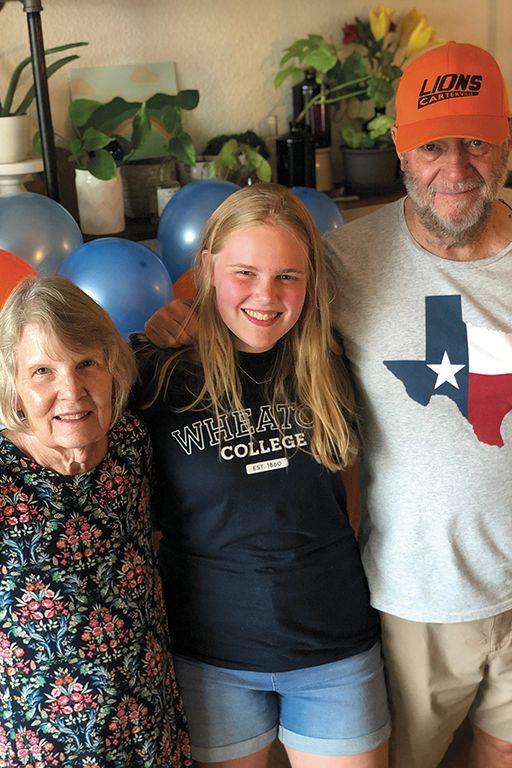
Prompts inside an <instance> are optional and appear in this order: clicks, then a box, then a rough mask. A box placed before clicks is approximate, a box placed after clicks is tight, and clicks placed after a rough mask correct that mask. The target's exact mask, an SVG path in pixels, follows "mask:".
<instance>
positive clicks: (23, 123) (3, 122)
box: [0, 115, 29, 163]
mask: <svg viewBox="0 0 512 768" xmlns="http://www.w3.org/2000/svg"><path fill="white" fill-rule="evenodd" d="M28 154H29V145H28V118H27V115H10V116H9V117H0V163H19V162H20V161H21V160H26V159H27V157H28Z"/></svg>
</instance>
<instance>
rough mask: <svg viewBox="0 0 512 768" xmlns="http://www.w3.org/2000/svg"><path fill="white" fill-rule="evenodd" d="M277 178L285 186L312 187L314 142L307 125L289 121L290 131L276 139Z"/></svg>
mask: <svg viewBox="0 0 512 768" xmlns="http://www.w3.org/2000/svg"><path fill="white" fill-rule="evenodd" d="M276 149H277V180H278V182H279V183H280V184H284V185H285V186H286V187H314V186H315V184H316V172H315V143H314V141H313V137H312V136H311V133H310V132H309V129H308V127H307V126H304V125H300V124H299V125H295V124H294V123H290V132H289V133H287V134H286V135H285V136H279V137H278V139H277V140H276Z"/></svg>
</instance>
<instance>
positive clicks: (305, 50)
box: [274, 35, 338, 88]
mask: <svg viewBox="0 0 512 768" xmlns="http://www.w3.org/2000/svg"><path fill="white" fill-rule="evenodd" d="M337 61H338V51H337V49H336V46H335V45H333V44H332V43H328V42H327V40H325V39H324V38H323V37H322V35H308V36H307V37H306V38H301V39H300V40H296V41H295V42H294V43H292V44H291V45H289V46H288V48H285V49H284V54H283V56H282V57H281V60H280V62H279V71H278V73H277V75H276V76H275V78H274V85H275V87H276V88H279V87H280V86H281V85H282V84H283V83H284V81H285V80H287V78H289V77H291V78H292V80H293V81H295V82H296V81H298V80H300V78H301V77H302V76H303V74H304V70H306V69H314V70H316V72H318V73H320V75H325V74H326V73H327V72H330V71H331V70H332V69H333V68H334V67H335V65H336V63H337Z"/></svg>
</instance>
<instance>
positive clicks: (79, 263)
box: [60, 237, 172, 337]
mask: <svg viewBox="0 0 512 768" xmlns="http://www.w3.org/2000/svg"><path fill="white" fill-rule="evenodd" d="M60 272H61V273H62V274H63V275H66V276H67V277H69V279H70V280H71V281H72V282H73V283H75V284H76V285H78V286H79V287H80V288H81V289H82V290H83V291H85V293H87V294H88V295H89V296H91V298H93V299H94V300H95V301H96V302H97V303H98V304H100V305H101V306H102V307H103V309H105V310H106V311H107V312H108V313H109V315H110V317H111V318H112V320H113V321H114V323H115V324H116V326H117V328H118V330H119V331H120V332H121V333H122V335H123V336H125V337H127V336H129V334H130V333H135V332H136V331H142V330H144V323H145V322H146V320H149V318H150V317H151V315H152V314H153V313H154V312H156V310H157V309H159V308H160V307H161V306H163V305H164V304H167V303H168V302H169V301H171V299H172V285H171V278H170V277H169V274H168V272H167V270H166V268H165V267H164V265H163V264H162V262H161V260H160V259H159V257H158V256H157V255H156V253H154V252H153V251H152V250H151V249H150V248H148V247H147V246H145V245H142V244H141V243H135V242H133V241H132V240H125V239H123V238H122V237H101V238H99V239H97V240H91V241H90V242H88V243H84V244H83V245H81V246H79V247H78V248H77V249H76V250H75V251H73V253H72V254H70V255H69V256H68V257H67V258H66V259H65V260H64V261H63V262H62V265H61V268H60Z"/></svg>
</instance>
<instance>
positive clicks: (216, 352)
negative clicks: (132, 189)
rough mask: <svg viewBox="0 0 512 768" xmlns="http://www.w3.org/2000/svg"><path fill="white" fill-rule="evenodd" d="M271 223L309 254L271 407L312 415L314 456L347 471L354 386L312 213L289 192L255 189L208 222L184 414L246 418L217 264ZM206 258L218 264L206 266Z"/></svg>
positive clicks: (198, 265)
mask: <svg viewBox="0 0 512 768" xmlns="http://www.w3.org/2000/svg"><path fill="white" fill-rule="evenodd" d="M260 224H270V225H275V226H278V227H282V228H283V229H286V230H288V231H289V232H291V233H292V234H293V235H294V236H295V237H297V238H298V240H299V241H300V242H301V243H304V245H305V246H306V249H307V254H308V275H307V287H306V298H305V302H304V307H303V309H302V313H301V316H300V318H299V320H298V321H297V323H296V324H295V326H294V327H293V328H291V329H290V330H289V331H288V333H287V334H286V335H285V336H284V337H283V338H282V339H280V340H279V342H278V344H277V357H276V362H275V365H274V368H273V379H272V381H273V394H272V406H273V407H275V405H277V404H278V403H297V404H298V405H299V406H301V407H305V408H307V409H308V410H309V413H310V414H311V421H312V427H311V431H310V449H311V453H312V455H313V457H314V458H315V459H316V461H318V462H319V463H320V464H323V465H324V466H326V467H327V468H328V469H330V470H333V471H334V470H338V469H342V468H345V467H346V466H348V465H349V464H351V463H352V461H353V460H354V458H355V456H356V454H357V437H356V430H355V428H354V421H355V405H354V397H353V392H352V387H351V384H350V380H349V378H348V375H347V372H346V370H345V369H344V367H343V363H342V360H341V349H340V346H339V344H338V342H337V341H336V339H335V338H334V336H333V334H332V331H331V323H330V317H329V298H328V288H327V276H326V270H325V264H324V256H323V248H322V243H321V239H320V235H319V232H318V229H317V227H316V225H315V223H314V221H313V219H312V217H311V215H310V213H309V211H308V210H307V208H306V207H305V206H304V205H303V204H302V202H301V201H300V200H299V199H298V198H297V197H296V196H295V195H294V194H293V193H292V192H291V191H290V190H288V189H287V188H286V187H282V186H280V185H278V184H270V183H269V184H264V183H261V184H256V185H254V186H250V187H245V188H243V189H241V190H239V191H237V192H235V193H234V194H232V195H230V197H228V198H227V199H226V200H225V201H224V202H223V203H222V204H221V205H220V206H219V207H218V208H217V209H216V210H215V211H214V213H213V214H212V215H211V217H210V219H209V221H208V223H207V224H206V227H205V230H204V232H203V235H202V239H201V243H200V246H199V249H198V252H197V255H196V261H195V282H196V287H197V294H196V297H195V299H194V302H193V304H192V307H191V312H193V313H195V314H196V316H197V320H198V337H197V342H196V347H195V348H196V352H197V356H198V358H199V363H200V365H201V367H202V371H203V376H204V380H203V383H202V386H201V389H200V391H199V393H198V395H197V397H196V398H195V399H194V401H193V402H192V403H190V404H189V405H188V406H186V407H185V408H184V409H183V410H191V409H197V408H205V409H211V410H213V412H214V413H215V414H216V416H217V418H218V419H219V418H220V416H221V415H222V414H225V413H227V412H228V411H231V410H236V411H243V409H244V406H243V405H242V388H241V383H240V378H239V373H238V368H237V354H236V349H235V345H234V342H233V337H232V335H231V332H230V331H229V329H228V328H227V327H226V325H225V324H224V322H223V320H222V318H221V316H220V314H219V311H218V309H217V301H216V294H215V288H214V286H213V284H212V271H213V268H212V262H213V260H214V257H215V254H216V253H218V252H219V251H220V250H221V248H222V247H223V245H224V243H225V242H226V240H227V238H228V237H229V236H230V235H231V234H233V233H234V232H236V231H238V230H241V229H246V228H248V227H252V226H257V225H260ZM204 251H207V252H209V253H210V254H211V255H212V256H213V259H203V258H202V254H203V252H204ZM189 354H190V352H189V351H187V350H186V349H182V350H179V351H178V352H174V353H172V354H171V355H170V356H169V357H166V360H165V362H164V363H163V365H161V366H159V372H158V377H157V387H156V393H155V395H154V397H153V399H152V402H154V400H155V399H156V398H157V397H158V395H159V393H160V392H161V391H162V389H164V390H165V388H166V386H167V385H168V384H169V379H170V377H171V376H172V368H173V367H174V366H175V364H176V362H177V361H178V360H179V359H180V358H182V357H183V356H187V355H189Z"/></svg>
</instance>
